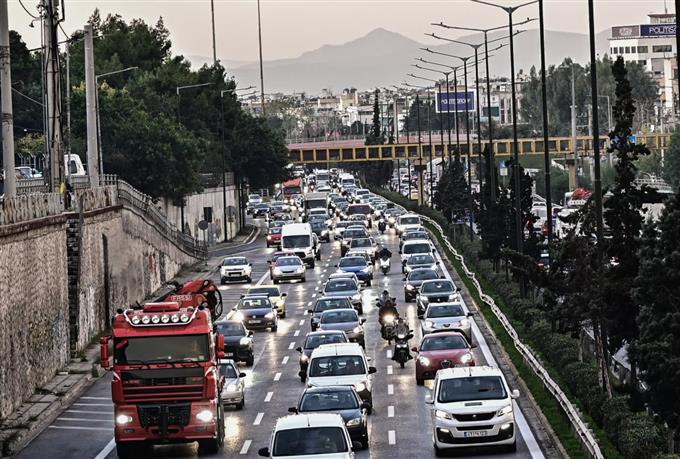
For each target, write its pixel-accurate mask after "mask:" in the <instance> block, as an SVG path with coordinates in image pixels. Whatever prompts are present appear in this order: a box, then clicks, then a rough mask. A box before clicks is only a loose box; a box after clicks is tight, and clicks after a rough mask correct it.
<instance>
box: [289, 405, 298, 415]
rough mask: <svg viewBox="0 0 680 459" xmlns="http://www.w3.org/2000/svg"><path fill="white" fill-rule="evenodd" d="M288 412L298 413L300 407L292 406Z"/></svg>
mask: <svg viewBox="0 0 680 459" xmlns="http://www.w3.org/2000/svg"><path fill="white" fill-rule="evenodd" d="M288 412H289V413H293V414H298V409H297V408H296V407H294V406H291V407H290V408H288Z"/></svg>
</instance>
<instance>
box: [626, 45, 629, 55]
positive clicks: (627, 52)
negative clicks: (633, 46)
mask: <svg viewBox="0 0 680 459" xmlns="http://www.w3.org/2000/svg"><path fill="white" fill-rule="evenodd" d="M625 53H626V54H630V46H626V51H625Z"/></svg>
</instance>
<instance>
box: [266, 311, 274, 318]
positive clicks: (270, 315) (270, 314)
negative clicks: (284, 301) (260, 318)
mask: <svg viewBox="0 0 680 459" xmlns="http://www.w3.org/2000/svg"><path fill="white" fill-rule="evenodd" d="M264 317H265V318H267V319H273V318H274V313H273V312H268V313H267V314H265V315H264Z"/></svg>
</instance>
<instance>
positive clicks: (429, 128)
mask: <svg viewBox="0 0 680 459" xmlns="http://www.w3.org/2000/svg"><path fill="white" fill-rule="evenodd" d="M403 84H404V86H408V87H411V88H417V89H425V90H426V91H427V131H428V143H429V146H430V178H429V182H430V186H429V194H430V207H433V205H434V198H433V196H434V185H433V182H432V117H431V115H430V110H431V105H432V99H431V97H430V89H434V87H432V88H430V86H416V85H413V84H409V83H403ZM439 124H440V127H441V123H439ZM442 155H443V150H442ZM421 156H422V155H421ZM421 191H422V190H421Z"/></svg>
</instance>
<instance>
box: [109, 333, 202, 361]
mask: <svg viewBox="0 0 680 459" xmlns="http://www.w3.org/2000/svg"><path fill="white" fill-rule="evenodd" d="M209 358H210V347H209V346H208V335H207V334H206V335H183V336H182V335H179V336H171V335H166V336H149V337H143V338H117V339H116V340H115V342H114V360H115V363H117V364H119V365H125V364H136V363H138V364H144V363H173V362H205V361H206V360H208V359H209Z"/></svg>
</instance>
